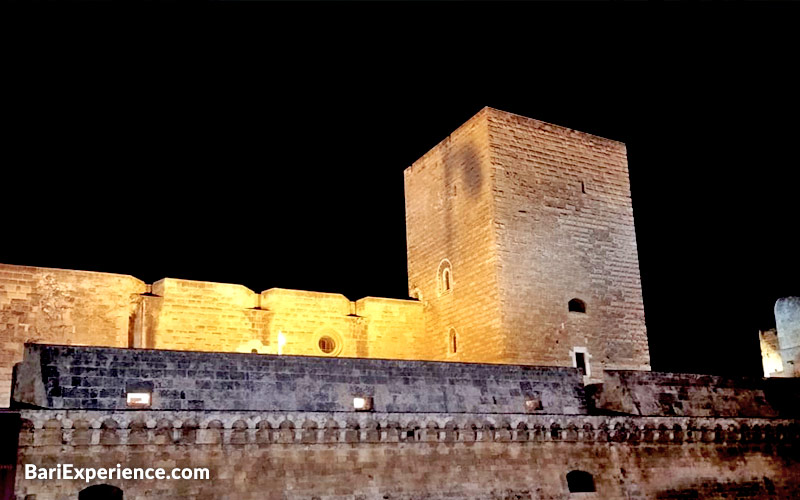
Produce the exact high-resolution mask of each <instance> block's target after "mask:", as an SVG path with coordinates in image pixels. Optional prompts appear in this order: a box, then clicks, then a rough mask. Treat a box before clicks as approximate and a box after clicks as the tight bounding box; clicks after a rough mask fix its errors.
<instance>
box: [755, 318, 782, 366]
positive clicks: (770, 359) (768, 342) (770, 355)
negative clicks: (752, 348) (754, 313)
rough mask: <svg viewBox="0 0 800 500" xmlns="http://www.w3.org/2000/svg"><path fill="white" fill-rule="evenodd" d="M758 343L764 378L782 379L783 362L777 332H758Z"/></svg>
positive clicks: (773, 329) (774, 330) (773, 330)
mask: <svg viewBox="0 0 800 500" xmlns="http://www.w3.org/2000/svg"><path fill="white" fill-rule="evenodd" d="M758 343H759V346H760V347H761V366H762V367H763V369H764V376H765V377H782V376H784V373H783V360H782V359H781V350H780V346H779V345H778V331H777V330H776V329H775V328H771V329H769V330H765V331H759V332H758Z"/></svg>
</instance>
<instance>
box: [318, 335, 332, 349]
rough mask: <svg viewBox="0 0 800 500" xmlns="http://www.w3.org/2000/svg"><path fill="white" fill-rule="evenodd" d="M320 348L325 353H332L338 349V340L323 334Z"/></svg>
mask: <svg viewBox="0 0 800 500" xmlns="http://www.w3.org/2000/svg"><path fill="white" fill-rule="evenodd" d="M319 350H320V351H322V352H324V353H325V354H330V353H332V352H333V351H335V350H336V341H335V340H333V338H332V337H328V336H327V335H323V336H322V337H320V338H319Z"/></svg>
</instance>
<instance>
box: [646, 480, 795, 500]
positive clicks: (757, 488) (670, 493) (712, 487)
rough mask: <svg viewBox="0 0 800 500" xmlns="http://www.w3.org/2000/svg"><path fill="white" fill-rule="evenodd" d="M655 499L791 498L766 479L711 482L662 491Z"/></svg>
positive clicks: (776, 499)
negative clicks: (779, 491)
mask: <svg viewBox="0 0 800 500" xmlns="http://www.w3.org/2000/svg"><path fill="white" fill-rule="evenodd" d="M655 498H657V499H659V500H668V499H675V500H677V499H680V500H692V499H701V498H757V499H766V498H769V499H775V500H778V499H783V498H789V497H787V496H783V495H782V494H781V495H779V494H776V491H775V484H774V483H773V482H772V481H771V480H770V479H769V478H767V477H764V479H763V480H761V481H743V482H739V483H720V482H716V481H709V482H707V483H702V484H696V485H692V486H689V487H686V488H681V489H674V490H664V491H660V492H658V493H657V494H656V497H655Z"/></svg>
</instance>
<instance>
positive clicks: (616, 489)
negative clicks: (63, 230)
mask: <svg viewBox="0 0 800 500" xmlns="http://www.w3.org/2000/svg"><path fill="white" fill-rule="evenodd" d="M404 179H405V193H406V202H405V205H406V206H405V209H406V233H407V255H408V290H409V296H410V297H411V299H409V300H398V299H389V298H376V297H365V298H362V299H360V300H356V301H350V300H349V299H348V298H346V297H345V296H343V295H339V294H330V293H318V292H309V291H299V290H288V289H270V290H266V291H263V292H260V293H256V292H254V291H252V290H249V289H247V288H245V287H243V286H240V285H233V284H222V283H210V282H199V281H188V280H181V279H172V278H165V279H162V280H160V281H158V282H155V283H153V284H146V283H144V282H142V281H140V280H138V279H137V278H135V277H132V276H125V275H116V274H107V273H96V272H85V271H71V270H61V269H49V268H35V267H23V266H13V265H0V338H2V340H3V342H2V343H0V405H5V406H9V407H10V409H9V410H7V411H5V412H4V413H0V417H2V418H3V419H4V422H3V424H4V427H5V428H6V429H13V432H11V431H7V433H8V432H11V434H8V435H9V436H11V437H9V438H8V442H9V443H10V442H13V451H14V453H13V454H11V453H7V455H8V458H6V459H5V460H6V461H5V462H3V464H0V466H2V465H5V467H4V468H0V474H2V475H0V479H2V480H3V481H4V483H2V484H4V485H5V491H6V497H4V498H18V499H25V500H42V499H50V498H53V499H67V498H81V499H89V498H109V497H114V498H122V497H123V495H124V498H127V499H138V498H167V497H175V496H179V497H185V498H197V499H200V498H203V499H205V498H230V499H249V498H253V499H255V498H275V499H287V498H319V499H324V498H325V499H345V498H348V499H354V498H358V499H372V498H386V499H417V498H426V499H440V498H475V499H479V498H480V499H483V498H493V499H494V498H497V499H500V498H503V499H506V498H508V499H511V498H530V499H557V498H558V499H566V498H609V499H611V498H614V499H617V498H619V499H623V498H625V499H630V498H659V499H667V498H675V499H677V498H681V499H685V498H734V497H735V498H791V497H797V496H800V479H799V478H800V474H798V473H799V472H800V466H799V465H798V462H797V459H796V455H795V454H794V453H793V451H792V447H793V445H794V444H795V442H796V441H797V440H798V438H800V427H798V421H797V417H798V410H797V409H796V408H800V405H798V404H797V403H800V398H798V394H799V393H798V390H797V389H798V387H800V386H798V385H797V379H794V378H791V377H792V376H793V374H794V372H793V371H790V370H789V369H784V368H783V363H782V364H781V369H780V370H776V369H773V368H774V366H775V360H776V359H780V360H786V363H785V364H786V366H790V363H792V362H793V358H792V356H796V351H797V350H798V348H797V347H796V345H795V343H794V340H793V339H795V338H800V336H798V335H797V334H796V331H795V330H796V325H797V324H800V321H796V320H795V319H791V318H790V319H788V320H786V322H785V323H786V324H785V325H783V326H782V324H781V321H782V320H779V325H778V332H777V334H774V336H775V338H774V339H773V338H772V337H769V334H762V351H763V353H764V359H765V375H767V376H770V375H773V376H772V377H770V378H766V379H746V378H738V379H737V378H722V377H714V376H700V375H690V374H667V373H656V372H651V371H650V358H649V350H648V343H647V333H646V328H645V320H644V307H643V303H642V292H641V284H640V277H639V266H638V257H637V249H636V238H635V232H634V223H633V211H632V207H631V197H630V189H629V180H628V169H627V158H626V150H625V146H624V144H622V143H619V142H616V141H613V140H609V139H604V138H600V137H596V136H593V135H590V134H586V133H583V132H578V131H575V130H570V129H566V128H563V127H559V126H556V125H552V124H548V123H544V122H540V121H537V120H533V119H530V118H525V117H522V116H518V115H514V114H511V113H507V112H503V111H499V110H495V109H492V108H484V109H483V110H481V111H480V112H479V113H478V114H477V115H475V116H474V117H473V118H471V119H470V120H469V121H467V122H466V123H465V124H463V125H462V126H461V127H459V128H458V129H457V130H456V131H455V132H453V133H452V134H451V135H450V136H449V137H448V138H447V139H445V140H444V141H442V142H441V143H439V144H438V145H437V146H435V147H434V148H433V149H432V150H431V151H429V152H428V153H427V154H425V155H424V156H423V157H422V158H420V159H419V160H418V161H416V162H415V163H414V164H413V165H411V166H410V167H409V168H408V169H406V171H405V173H404ZM798 310H800V307H795V308H792V307H789V306H787V311H790V313H787V315H785V316H786V317H789V316H791V314H795V313H796V311H798ZM782 332H790V333H789V334H782ZM781 340H782V341H783V343H782V344H780V345H779V341H781ZM781 356H783V357H781ZM768 362H769V363H771V364H769V367H770V368H768ZM791 366H793V365H791ZM767 370H770V371H767ZM775 375H781V376H783V377H788V378H779V377H775ZM31 463H34V464H40V465H42V464H43V465H42V466H53V465H54V464H56V463H72V464H82V466H92V465H94V466H109V467H113V466H114V465H115V464H117V463H123V464H126V465H128V466H132V467H134V466H135V467H139V466H145V465H147V464H155V466H159V467H164V468H169V467H176V466H180V467H200V466H203V467H207V468H208V469H209V470H210V471H211V480H208V481H177V480H176V481H172V482H170V481H162V482H158V481H150V480H129V479H119V478H117V479H116V480H107V481H100V480H96V481H94V482H93V483H91V484H86V483H81V482H80V481H73V480H43V479H30V478H26V477H25V475H24V471H23V467H22V466H23V465H24V464H31ZM93 495H94V496H93Z"/></svg>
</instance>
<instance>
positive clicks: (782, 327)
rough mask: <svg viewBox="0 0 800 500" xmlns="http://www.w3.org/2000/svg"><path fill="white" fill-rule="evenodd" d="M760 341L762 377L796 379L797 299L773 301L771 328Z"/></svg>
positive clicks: (799, 344)
mask: <svg viewBox="0 0 800 500" xmlns="http://www.w3.org/2000/svg"><path fill="white" fill-rule="evenodd" d="M760 339H761V359H762V361H763V365H764V376H765V377H797V376H800V369H798V368H797V367H798V365H800V297H784V298H781V299H778V300H777V301H776V302H775V329H774V330H767V331H766V332H761V334H760Z"/></svg>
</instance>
